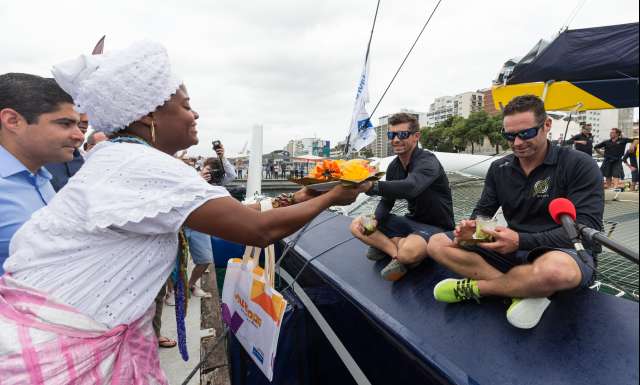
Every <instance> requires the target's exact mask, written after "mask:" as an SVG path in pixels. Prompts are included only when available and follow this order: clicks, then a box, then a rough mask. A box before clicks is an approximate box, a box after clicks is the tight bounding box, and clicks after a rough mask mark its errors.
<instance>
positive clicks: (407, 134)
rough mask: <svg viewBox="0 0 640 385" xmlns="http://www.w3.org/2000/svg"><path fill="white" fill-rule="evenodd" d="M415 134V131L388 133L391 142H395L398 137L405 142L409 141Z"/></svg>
mask: <svg viewBox="0 0 640 385" xmlns="http://www.w3.org/2000/svg"><path fill="white" fill-rule="evenodd" d="M414 133H415V132H413V131H396V132H393V131H387V139H389V140H393V138H395V137H396V136H397V137H398V139H400V140H405V139H408V138H409V137H410V136H411V134H414Z"/></svg>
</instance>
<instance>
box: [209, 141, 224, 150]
mask: <svg viewBox="0 0 640 385" xmlns="http://www.w3.org/2000/svg"><path fill="white" fill-rule="evenodd" d="M211 144H212V145H213V149H214V150H217V149H219V148H221V147H222V143H221V142H220V141H219V140H214V141H213V142H211Z"/></svg>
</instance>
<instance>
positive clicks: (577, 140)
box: [567, 123, 593, 156]
mask: <svg viewBox="0 0 640 385" xmlns="http://www.w3.org/2000/svg"><path fill="white" fill-rule="evenodd" d="M567 144H573V145H574V148H575V149H576V150H577V151H580V152H584V153H585V154H587V155H589V156H591V154H592V153H593V134H591V124H588V123H586V124H583V125H582V132H580V133H579V134H576V135H574V136H572V137H571V139H569V140H567Z"/></svg>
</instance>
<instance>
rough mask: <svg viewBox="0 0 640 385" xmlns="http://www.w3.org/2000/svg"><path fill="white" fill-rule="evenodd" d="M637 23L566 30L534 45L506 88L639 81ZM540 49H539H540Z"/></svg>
mask: <svg viewBox="0 0 640 385" xmlns="http://www.w3.org/2000/svg"><path fill="white" fill-rule="evenodd" d="M638 32H639V31H638V23H629V24H620V25H610V26H605V27H596V28H584V29H575V30H567V31H565V32H563V33H561V34H560V35H559V36H558V37H557V38H556V39H555V40H553V41H552V42H551V43H550V44H549V45H547V46H546V47H540V44H539V43H538V44H536V47H534V50H535V51H536V52H533V51H534V50H532V51H531V52H530V53H529V54H527V55H526V56H525V57H524V58H523V59H522V60H521V61H520V62H519V63H518V64H517V65H516V66H515V68H514V69H513V72H512V73H511V75H510V76H509V78H508V80H507V84H508V85H509V84H519V83H529V82H541V81H547V80H556V81H561V80H566V81H580V80H605V79H625V78H626V79H629V78H636V81H637V78H638ZM540 48H542V49H540Z"/></svg>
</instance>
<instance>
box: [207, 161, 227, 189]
mask: <svg viewBox="0 0 640 385" xmlns="http://www.w3.org/2000/svg"><path fill="white" fill-rule="evenodd" d="M210 168H211V171H210V175H211V180H210V181H209V183H211V184H213V185H221V184H222V180H223V179H224V177H225V175H226V173H225V171H224V167H223V166H222V163H220V161H219V160H218V159H216V160H214V161H213V162H212V163H211V165H210Z"/></svg>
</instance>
